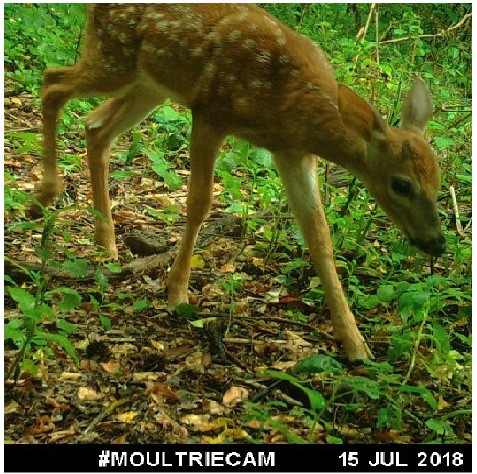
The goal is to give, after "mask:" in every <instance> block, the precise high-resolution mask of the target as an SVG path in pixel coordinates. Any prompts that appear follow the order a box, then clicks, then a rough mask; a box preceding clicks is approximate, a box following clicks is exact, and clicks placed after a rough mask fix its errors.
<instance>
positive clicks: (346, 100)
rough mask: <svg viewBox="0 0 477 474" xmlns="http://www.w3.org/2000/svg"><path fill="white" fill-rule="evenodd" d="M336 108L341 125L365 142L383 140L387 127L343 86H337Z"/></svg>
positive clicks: (375, 111)
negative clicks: (339, 115)
mask: <svg viewBox="0 0 477 474" xmlns="http://www.w3.org/2000/svg"><path fill="white" fill-rule="evenodd" d="M338 107H339V110H340V114H341V117H342V119H343V123H344V124H345V125H346V126H347V127H349V128H350V129H352V130H353V131H354V132H356V133H357V134H358V135H359V136H360V137H362V138H364V139H365V140H366V141H368V142H369V141H370V140H371V139H372V138H375V139H378V140H379V139H381V140H382V139H384V138H385V136H386V129H387V127H388V125H387V123H386V122H385V120H384V119H383V118H382V117H381V115H380V114H379V112H378V111H377V110H376V109H375V108H374V107H373V106H372V105H370V104H368V103H367V102H366V101H365V100H364V99H362V98H361V97H359V96H358V94H356V93H355V92H353V91H352V90H351V89H350V88H348V87H346V86H345V85H343V84H338Z"/></svg>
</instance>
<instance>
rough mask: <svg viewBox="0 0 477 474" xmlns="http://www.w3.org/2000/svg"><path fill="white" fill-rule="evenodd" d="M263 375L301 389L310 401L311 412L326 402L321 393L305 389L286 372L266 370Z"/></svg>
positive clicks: (321, 407) (323, 405)
mask: <svg viewBox="0 0 477 474" xmlns="http://www.w3.org/2000/svg"><path fill="white" fill-rule="evenodd" d="M265 374H267V375H270V376H271V377H273V378H275V379H278V380H284V381H287V382H290V383H291V384H293V385H294V386H295V387H297V388H299V389H301V390H302V391H303V392H304V393H305V394H306V395H307V397H308V399H309V400H310V405H311V408H312V409H313V410H315V411H316V410H321V409H323V408H324V407H325V405H326V401H325V399H324V397H323V395H321V393H320V392H317V391H316V390H312V389H310V388H308V387H305V386H304V385H303V384H302V382H301V381H300V380H299V379H297V378H296V377H295V376H293V375H291V374H287V373H286V372H280V371H278V370H266V371H265Z"/></svg>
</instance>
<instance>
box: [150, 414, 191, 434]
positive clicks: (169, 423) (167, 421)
mask: <svg viewBox="0 0 477 474" xmlns="http://www.w3.org/2000/svg"><path fill="white" fill-rule="evenodd" d="M155 418H156V421H157V422H158V423H159V424H161V425H163V426H164V428H170V429H171V430H172V431H173V433H174V434H176V435H178V436H180V437H181V438H187V437H188V436H189V432H188V431H187V428H184V427H183V426H181V425H180V424H179V423H177V421H174V420H173V419H172V418H171V417H169V416H167V415H166V414H164V413H158V414H157V415H156V417H155Z"/></svg>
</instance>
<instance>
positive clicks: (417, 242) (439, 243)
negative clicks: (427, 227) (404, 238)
mask: <svg viewBox="0 0 477 474" xmlns="http://www.w3.org/2000/svg"><path fill="white" fill-rule="evenodd" d="M409 240H410V241H411V244H412V245H414V246H415V247H417V248H418V249H419V250H422V251H423V252H424V253H427V254H429V255H432V256H433V257H438V256H439V255H441V254H442V253H443V252H444V250H445V248H446V239H445V237H444V235H442V234H439V236H438V237H436V238H435V239H428V240H421V239H416V238H412V237H411V238H410V239H409Z"/></svg>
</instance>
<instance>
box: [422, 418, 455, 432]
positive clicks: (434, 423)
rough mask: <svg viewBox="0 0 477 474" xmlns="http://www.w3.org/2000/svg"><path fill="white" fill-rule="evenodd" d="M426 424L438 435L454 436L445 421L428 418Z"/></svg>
mask: <svg viewBox="0 0 477 474" xmlns="http://www.w3.org/2000/svg"><path fill="white" fill-rule="evenodd" d="M426 426H427V427H428V428H429V429H431V430H432V431H435V432H436V433H437V434H438V435H439V436H455V433H454V431H453V429H452V428H451V426H450V425H449V423H448V422H447V421H441V420H436V419H435V418H430V419H429V420H427V421H426Z"/></svg>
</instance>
